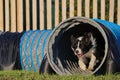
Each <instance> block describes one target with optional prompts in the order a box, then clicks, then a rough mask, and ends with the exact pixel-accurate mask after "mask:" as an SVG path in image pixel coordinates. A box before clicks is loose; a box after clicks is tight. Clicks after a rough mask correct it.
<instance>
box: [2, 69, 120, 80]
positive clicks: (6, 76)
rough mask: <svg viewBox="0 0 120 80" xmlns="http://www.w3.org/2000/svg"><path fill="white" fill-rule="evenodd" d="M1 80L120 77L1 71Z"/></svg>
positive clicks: (115, 77)
mask: <svg viewBox="0 0 120 80" xmlns="http://www.w3.org/2000/svg"><path fill="white" fill-rule="evenodd" d="M0 80H120V75H111V74H108V75H100V76H94V75H90V76H81V75H70V76H68V75H64V76H60V75H49V74H46V75H40V74H39V73H38V72H36V73H35V72H32V71H0Z"/></svg>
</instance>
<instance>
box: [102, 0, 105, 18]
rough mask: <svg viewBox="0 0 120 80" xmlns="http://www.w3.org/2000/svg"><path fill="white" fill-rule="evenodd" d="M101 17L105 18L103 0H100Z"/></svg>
mask: <svg viewBox="0 0 120 80" xmlns="http://www.w3.org/2000/svg"><path fill="white" fill-rule="evenodd" d="M101 19H103V20H105V0H101Z"/></svg>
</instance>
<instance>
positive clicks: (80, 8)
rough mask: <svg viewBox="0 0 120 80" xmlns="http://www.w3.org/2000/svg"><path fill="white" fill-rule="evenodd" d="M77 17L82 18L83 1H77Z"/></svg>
mask: <svg viewBox="0 0 120 80" xmlns="http://www.w3.org/2000/svg"><path fill="white" fill-rule="evenodd" d="M77 15H78V16H82V0H77Z"/></svg>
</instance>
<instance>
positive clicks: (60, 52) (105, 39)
mask: <svg viewBox="0 0 120 80" xmlns="http://www.w3.org/2000/svg"><path fill="white" fill-rule="evenodd" d="M85 32H92V33H93V34H94V36H95V37H96V41H97V46H98V47H100V48H101V50H103V52H101V54H100V55H99V57H100V58H101V60H100V61H99V62H98V63H96V65H95V66H94V70H92V71H90V70H85V71H83V70H81V69H80V68H79V66H78V58H77V57H76V56H75V55H74V54H73V51H72V50H71V43H70V36H71V35H74V36H76V37H78V36H81V35H83V34H84V33H85ZM46 50H47V52H46V53H47V59H48V60H47V61H48V62H49V63H48V66H49V65H50V67H52V69H53V70H54V71H55V72H56V73H57V74H59V75H71V74H82V75H89V74H105V73H116V72H120V26H118V25H117V24H114V23H112V22H108V21H104V20H99V19H88V18H85V17H73V18H69V19H66V20H65V21H63V22H61V23H60V24H59V25H58V26H57V27H56V28H55V29H54V30H53V31H52V33H51V34H50V36H49V39H48V44H47V49H46ZM44 64H46V62H44ZM44 64H43V65H44Z"/></svg>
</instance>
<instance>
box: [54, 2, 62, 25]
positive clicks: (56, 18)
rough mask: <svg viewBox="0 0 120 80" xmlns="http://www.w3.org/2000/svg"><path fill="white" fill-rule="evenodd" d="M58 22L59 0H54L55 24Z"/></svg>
mask: <svg viewBox="0 0 120 80" xmlns="http://www.w3.org/2000/svg"><path fill="white" fill-rule="evenodd" d="M62 1H63V0H62ZM58 24H59V0H55V26H57V25H58Z"/></svg>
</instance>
